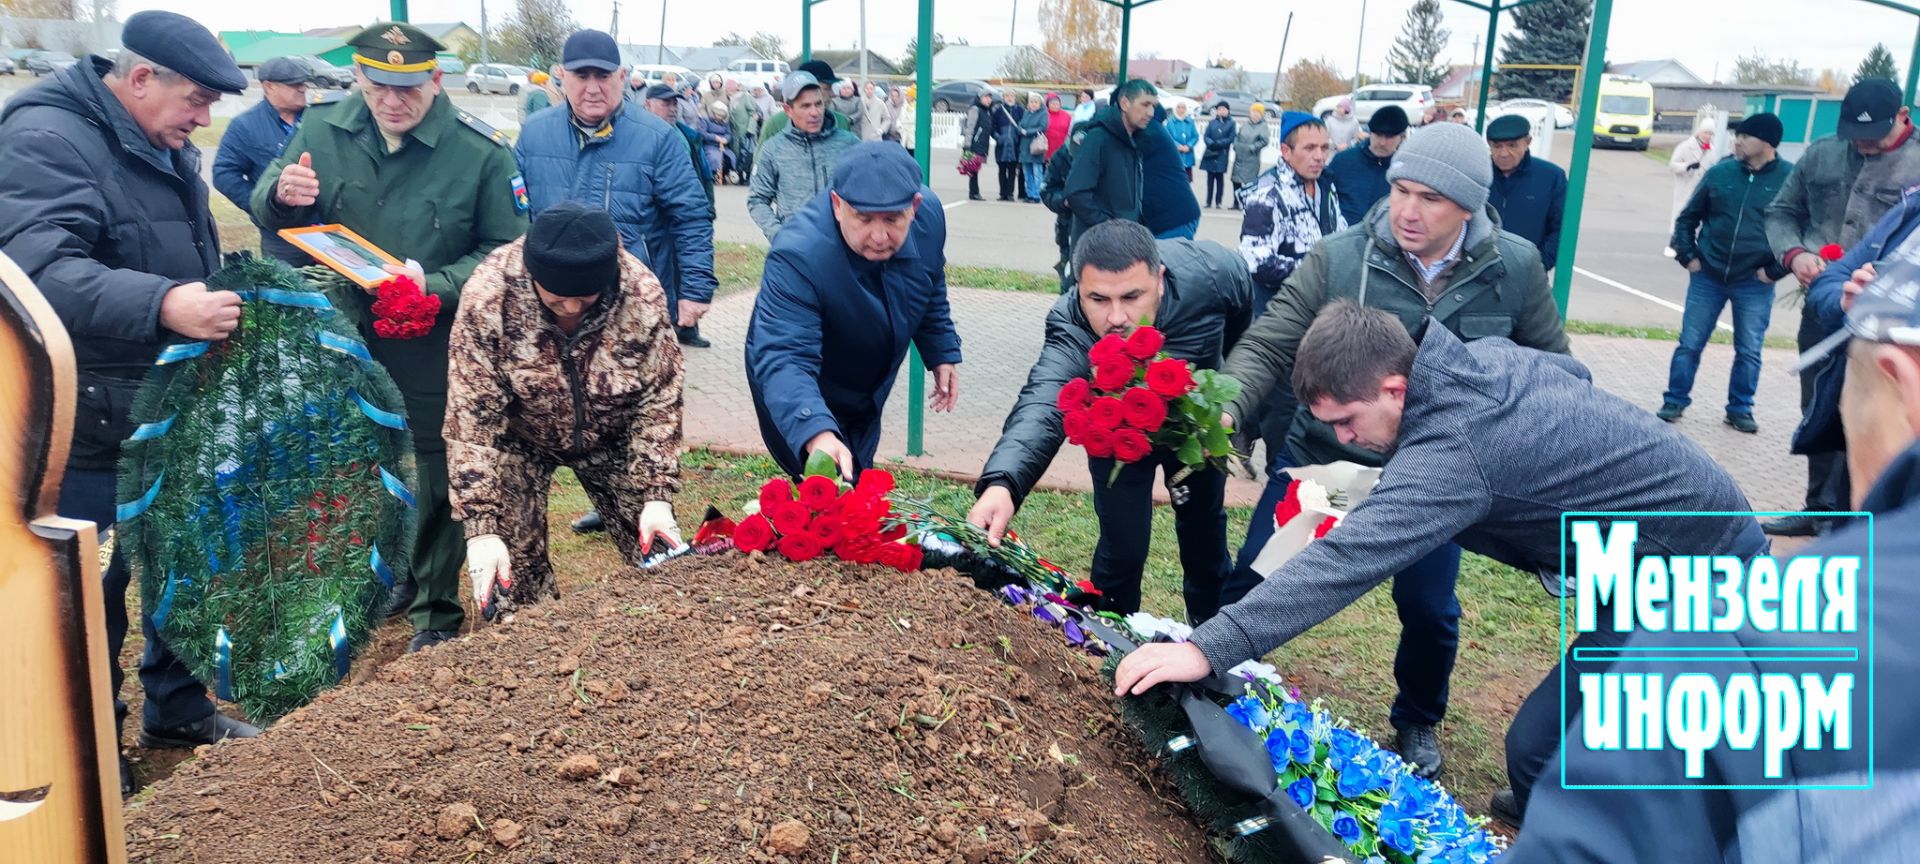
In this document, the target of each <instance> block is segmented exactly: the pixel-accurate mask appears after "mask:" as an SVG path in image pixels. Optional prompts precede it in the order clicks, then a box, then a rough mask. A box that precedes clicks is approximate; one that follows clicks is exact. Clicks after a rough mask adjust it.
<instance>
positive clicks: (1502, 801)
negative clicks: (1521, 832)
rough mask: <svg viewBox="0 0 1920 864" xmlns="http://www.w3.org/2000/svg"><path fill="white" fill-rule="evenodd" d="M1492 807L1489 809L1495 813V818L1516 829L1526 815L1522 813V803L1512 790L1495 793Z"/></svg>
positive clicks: (1491, 803)
mask: <svg viewBox="0 0 1920 864" xmlns="http://www.w3.org/2000/svg"><path fill="white" fill-rule="evenodd" d="M1490 805H1491V806H1489V807H1488V808H1487V809H1488V810H1491V811H1492V812H1493V818H1495V819H1498V820H1500V821H1502V822H1505V823H1507V824H1508V825H1512V826H1513V827H1515V828H1519V827H1520V820H1521V818H1522V817H1523V816H1524V814H1522V813H1521V812H1520V801H1519V799H1517V798H1515V797H1514V794H1513V790H1512V789H1502V790H1500V791H1498V792H1495V793H1493V801H1492V802H1490Z"/></svg>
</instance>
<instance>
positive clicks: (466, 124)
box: [253, 21, 527, 651]
mask: <svg viewBox="0 0 1920 864" xmlns="http://www.w3.org/2000/svg"><path fill="white" fill-rule="evenodd" d="M348 44H351V45H352V46H354V55H353V60H354V77H355V78H357V79H358V80H359V85H360V86H359V88H358V89H357V90H356V91H355V92H354V93H353V95H351V96H348V97H347V98H346V99H343V100H341V101H340V102H338V103H336V104H334V105H330V106H327V107H325V108H311V109H308V115H307V118H306V122H304V123H301V124H300V131H299V132H297V133H295V134H294V137H293V140H291V141H289V142H288V143H287V147H286V151H285V152H284V153H283V154H282V155H281V157H280V158H279V159H278V160H276V161H275V162H274V164H272V165H271V166H269V167H268V168H267V170H266V171H265V172H263V173H262V175H261V182H260V183H259V184H258V185H256V186H255V187H254V190H253V215H254V217H255V218H256V219H258V220H259V222H260V224H261V225H262V226H263V227H266V228H271V229H280V228H291V227H295V226H300V225H312V224H317V223H334V222H338V223H340V224H342V225H345V226H346V227H348V228H350V229H352V230H353V231H354V232H355V233H357V234H359V235H360V236H362V237H365V238H367V240H368V241H370V242H372V243H373V244H374V245H376V246H379V247H380V248H381V249H383V250H386V251H387V252H388V253H390V254H392V255H394V256H395V257H398V258H403V259H406V260H407V262H408V263H407V265H406V266H404V267H389V268H388V269H390V270H393V271H395V272H404V273H406V274H407V275H409V276H410V277H411V278H413V279H414V280H415V281H417V282H418V283H420V285H421V286H422V287H423V288H424V289H425V290H426V291H427V292H428V293H431V294H433V295H434V296H436V297H439V298H440V315H439V318H438V319H437V320H436V321H435V322H434V325H433V329H432V331H430V332H429V333H428V334H427V335H425V336H423V337H420V338H417V339H383V338H380V337H379V336H378V335H376V334H375V333H374V332H373V328H372V326H371V323H370V322H371V320H372V313H371V306H372V303H373V299H374V298H373V295H372V294H370V293H369V294H362V295H359V296H358V297H356V298H355V299H356V300H357V301H358V302H357V303H355V304H353V305H352V306H350V307H349V308H347V310H346V312H347V314H349V315H351V316H353V317H354V318H356V319H357V320H359V321H360V322H362V323H361V327H360V330H361V335H362V336H364V337H365V338H366V340H367V346H368V348H369V349H370V350H371V351H372V353H373V356H374V359H376V360H378V361H379V362H380V363H381V365H383V366H385V367H386V369H387V372H388V373H389V374H391V375H392V376H393V381H394V383H395V384H397V385H399V387H400V392H401V395H402V396H404V397H405V400H406V405H407V426H408V428H409V429H411V430H412V432H413V446H414V451H415V453H416V454H417V456H418V458H419V461H418V467H419V478H418V484H417V485H418V488H416V489H413V490H411V493H410V494H411V495H412V496H413V500H414V502H415V506H416V508H417V510H418V517H419V524H420V533H419V538H418V540H417V541H416V542H415V544H414V549H413V558H412V565H413V566H412V569H413V585H411V586H395V592H396V595H397V596H396V600H397V601H404V600H406V599H407V597H408V595H409V593H410V592H413V591H417V594H415V595H414V596H412V600H411V603H410V604H409V605H408V606H407V611H408V613H409V614H410V616H411V617H412V620H413V628H414V634H415V635H414V637H413V641H412V642H410V643H409V644H408V646H407V649H408V650H409V651H417V650H419V649H421V648H426V647H430V646H433V645H437V644H439V643H441V642H444V641H446V640H448V639H451V638H453V637H455V636H457V635H459V631H460V624H461V622H462V620H463V619H464V614H463V611H462V608H461V605H460V564H461V561H462V560H463V559H464V557H465V554H466V539H465V537H464V535H463V533H462V531H461V528H460V526H459V524H458V523H456V522H454V521H453V515H452V511H451V509H450V508H449V506H448V503H447V455H446V443H445V442H444V441H443V440H442V439H441V436H440V423H441V419H442V418H443V416H444V415H445V414H446V410H447V336H448V333H449V332H450V330H451V327H452V323H453V313H454V310H455V308H456V307H457V305H458V304H459V302H460V287H461V286H462V285H463V284H465V283H466V281H467V277H468V276H470V275H472V273H473V269H474V267H476V266H478V265H479V263H480V261H481V259H483V258H485V257H486V256H487V253H489V252H492V251H493V250H494V248H495V247H497V246H500V245H502V244H505V243H508V242H511V241H512V240H513V239H514V238H516V237H519V236H520V235H521V234H522V233H524V232H525V231H526V228H527V214H526V210H527V198H526V187H525V184H524V183H523V182H522V181H521V179H520V171H519V168H518V167H517V166H516V164H515V162H514V158H513V151H512V150H510V149H508V147H507V143H506V138H505V136H503V135H500V134H499V133H497V132H494V131H493V130H492V129H489V128H488V127H487V126H486V125H485V124H482V123H481V122H480V121H478V120H475V119H473V118H472V117H471V116H469V115H467V114H466V113H465V112H463V111H459V110H457V109H455V108H454V107H453V103H452V102H451V101H448V99H447V97H446V95H445V94H444V93H442V92H441V89H440V70H439V68H438V67H437V65H436V64H435V61H434V52H436V51H439V50H441V46H440V44H439V43H438V42H436V41H434V40H433V38H432V37H430V36H428V35H427V34H425V33H423V32H421V31H420V30H418V29H415V28H414V27H412V26H410V25H407V24H395V23H392V22H384V21H383V22H379V23H376V24H374V25H373V26H371V27H368V28H367V29H366V30H363V31H361V32H360V34H359V35H358V36H355V37H354V38H353V39H351V40H349V43H348ZM397 606H398V602H396V607H397ZM396 607H390V608H393V609H394V611H395V612H396V613H397V611H398V609H397V608H396Z"/></svg>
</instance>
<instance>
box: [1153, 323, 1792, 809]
mask: <svg viewBox="0 0 1920 864" xmlns="http://www.w3.org/2000/svg"><path fill="white" fill-rule="evenodd" d="M1556 314H1557V313H1556ZM1267 317H1268V318H1271V317H1273V316H1271V315H1269V316H1267ZM1262 320H1263V321H1264V320H1266V319H1264V318H1263V319H1262ZM1255 326H1256V327H1258V326H1259V325H1258V324H1256V325H1255ZM1415 326H1416V327H1417V328H1421V329H1424V331H1425V332H1424V333H1423V334H1422V335H1420V337H1419V339H1418V342H1419V349H1418V351H1417V353H1416V354H1415V355H1414V360H1413V370H1412V372H1411V374H1410V375H1409V376H1408V380H1407V397H1406V407H1405V411H1404V413H1403V415H1402V416H1401V419H1400V434H1399V440H1398V443H1397V446H1396V449H1395V450H1394V451H1393V453H1392V455H1390V456H1388V457H1387V461H1386V465H1385V470H1384V471H1383V472H1382V473H1381V475H1380V483H1379V485H1377V486H1375V487H1374V488H1373V492H1372V493H1370V494H1369V495H1368V496H1367V498H1366V500H1364V501H1362V502H1360V504H1359V505H1358V506H1356V507H1354V508H1353V511H1352V512H1350V513H1348V514H1347V516H1346V518H1345V519H1343V520H1342V521H1341V522H1340V524H1339V526H1338V527H1336V528H1335V529H1334V530H1333V531H1332V532H1330V533H1328V534H1327V535H1326V536H1325V537H1322V538H1320V539H1318V540H1315V541H1314V542H1312V543H1309V544H1307V547H1306V549H1305V550H1303V551H1302V552H1301V553H1300V554H1298V555H1296V556H1294V557H1293V558H1292V559H1291V560H1289V561H1288V562H1287V563H1286V564H1285V565H1283V566H1282V567H1281V568H1280V569H1279V570H1278V571H1276V572H1274V573H1273V574H1272V575H1270V576H1268V577H1267V578H1266V580H1265V581H1263V582H1261V583H1260V584H1259V585H1258V586H1256V587H1255V588H1254V589H1253V591H1252V592H1251V593H1249V594H1247V596H1246V597H1245V598H1244V599H1242V600H1241V601H1240V602H1238V603H1234V604H1233V605H1230V606H1228V607H1226V608H1224V609H1221V610H1220V614H1219V615H1218V616H1216V617H1214V618H1211V619H1209V620H1208V621H1207V622H1206V623H1205V624H1202V625H1200V626H1199V627H1197V628H1195V629H1194V631H1193V637H1192V640H1191V641H1192V642H1193V644H1194V645H1195V646H1196V647H1198V648H1199V649H1200V651H1201V653H1203V654H1205V655H1206V657H1207V661H1208V662H1209V663H1210V664H1212V666H1213V668H1214V669H1216V670H1219V669H1227V668H1230V667H1232V666H1234V665H1235V664H1238V663H1239V662H1240V661H1242V660H1247V659H1251V658H1258V657H1260V656H1262V655H1264V654H1266V653H1267V652H1268V651H1271V650H1273V649H1275V648H1278V647H1279V646H1281V645H1284V644H1286V643H1287V642H1288V641H1289V640H1291V639H1293V638H1294V637H1296V636H1299V635H1300V634H1302V633H1305V632H1306V631H1307V630H1308V629H1310V628H1312V627H1313V626H1314V625H1316V624H1318V623H1320V622H1321V621H1324V620H1326V619H1327V618H1328V617H1330V616H1332V615H1333V614H1334V613H1336V612H1339V611H1340V610H1341V609H1344V608H1346V607H1347V606H1348V605H1349V604H1351V603H1352V602H1353V601H1354V600H1356V599H1359V597H1360V595H1362V594H1365V593H1366V592H1367V591H1368V590H1370V589H1372V588H1373V587H1374V586H1375V585H1378V584H1380V583H1382V582H1385V581H1386V580H1387V579H1388V578H1390V577H1392V576H1393V574H1395V573H1398V572H1400V571H1401V570H1404V569H1406V568H1407V567H1409V566H1411V565H1412V564H1413V563H1414V562H1415V561H1418V560H1420V558H1421V557H1423V556H1425V555H1426V554H1427V553H1429V552H1431V551H1433V550H1434V549H1435V548H1437V547H1439V546H1440V545H1441V544H1443V543H1446V542H1447V541H1449V540H1452V541H1453V542H1456V543H1459V544H1460V545H1461V546H1462V547H1464V548H1466V549H1468V550H1470V551H1473V552H1477V553H1480V554H1482V555H1486V556H1487V557H1489V558H1492V559H1494V560H1496V561H1499V562H1501V563H1503V564H1507V565H1509V566H1511V567H1514V568H1515V569H1518V570H1520V571H1522V572H1525V573H1533V574H1552V582H1551V583H1549V584H1551V585H1552V586H1553V587H1555V588H1559V587H1560V583H1559V574H1560V567H1561V564H1562V563H1563V560H1562V552H1561V550H1562V544H1561V521H1562V520H1561V514H1563V513H1568V512H1581V511H1601V512H1607V511H1641V512H1658V513H1740V512H1743V511H1747V510H1751V509H1752V508H1751V507H1750V506H1749V505H1748V503H1747V497H1746V495H1744V494H1742V493H1741V491H1740V487H1739V486H1738V485H1737V484H1736V483H1734V481H1733V478H1732V477H1730V476H1728V475H1727V472H1726V470H1725V469H1723V468H1721V467H1720V464H1719V463H1717V462H1715V461H1713V457H1712V456H1709V455H1707V452H1706V451H1705V450H1702V449H1700V446H1699V445H1697V444H1695V443H1693V442H1692V441H1690V440H1688V439H1687V438H1686V437H1685V436H1683V435H1681V434H1680V433H1679V432H1678V431H1675V429H1674V428H1673V427H1671V426H1668V425H1667V424H1665V423H1662V422H1660V421H1659V420H1657V419H1655V418H1654V416H1653V415H1652V414H1648V413H1647V412H1646V411H1645V410H1643V409H1641V408H1639V407H1637V406H1635V405H1633V404H1632V403H1630V402H1628V401H1626V400H1625V399H1622V398H1620V397H1618V396H1615V395H1613V394H1611V393H1608V392H1607V391H1605V390H1602V389H1600V388H1598V387H1595V386H1593V381H1592V378H1591V376H1590V375H1589V373H1588V372H1587V369H1586V367H1585V366H1582V365H1580V363H1579V362H1577V361H1575V360H1574V359H1573V358H1572V357H1566V356H1561V355H1557V354H1548V353H1544V352H1540V351H1534V350H1530V349H1527V348H1523V347H1522V346H1520V345H1516V344H1514V343H1513V342H1511V341H1508V340H1506V339H1483V340H1480V341H1478V342H1474V343H1471V344H1468V343H1462V342H1461V341H1460V339H1459V337H1456V336H1455V335H1454V334H1453V333H1452V331H1450V330H1448V329H1447V328H1446V327H1444V326H1440V325H1439V322H1437V321H1433V320H1427V321H1424V322H1415ZM1229 372H1231V368H1229ZM1765 549H1766V538H1765V535H1762V534H1761V533H1760V526H1759V524H1758V523H1756V522H1754V520H1753V517H1752V516H1746V515H1740V516H1717V517H1691V516H1671V517H1654V518H1646V519H1642V520H1640V535H1639V546H1638V551H1641V552H1644V553H1645V554H1653V555H1674V554H1679V555H1721V554H1726V555H1739V556H1740V557H1742V558H1746V557H1751V556H1752V555H1755V554H1758V553H1759V552H1761V551H1764V550H1765ZM1542 578H1543V579H1544V578H1546V577H1545V576H1542ZM1546 785H1548V784H1542V787H1543V788H1544V787H1545V786H1546ZM1528 830H1532V828H1531V827H1529V829H1528Z"/></svg>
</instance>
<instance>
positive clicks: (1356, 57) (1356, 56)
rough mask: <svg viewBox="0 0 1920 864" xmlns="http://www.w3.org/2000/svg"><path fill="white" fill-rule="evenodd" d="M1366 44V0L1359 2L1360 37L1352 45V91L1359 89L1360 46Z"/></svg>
mask: <svg viewBox="0 0 1920 864" xmlns="http://www.w3.org/2000/svg"><path fill="white" fill-rule="evenodd" d="M1366 44H1367V0H1360V36H1359V38H1357V39H1355V40H1354V43H1353V89H1355V90H1359V89H1360V55H1361V54H1362V53H1364V52H1363V51H1361V46H1363V45H1366Z"/></svg>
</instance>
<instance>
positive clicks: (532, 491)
mask: <svg viewBox="0 0 1920 864" xmlns="http://www.w3.org/2000/svg"><path fill="white" fill-rule="evenodd" d="M525 242H526V241H525V239H524V238H522V239H520V240H515V241H514V242H512V243H509V244H507V245H505V246H502V247H500V248H499V249H496V250H494V252H493V254H491V255H488V256H487V259H486V260H485V261H483V262H481V264H480V266H479V267H478V268H477V269H475V270H474V272H473V278H472V279H471V280H469V281H468V282H467V284H466V287H465V288H464V289H463V291H462V292H461V295H460V311H459V313H458V314H457V315H456V316H455V318H454V322H453V335H452V339H451V344H450V348H449V350H450V355H451V356H450V374H449V375H448V384H447V403H448V404H447V423H446V439H447V457H448V467H449V469H450V480H451V482H450V485H451V490H450V491H451V495H452V500H453V512H454V515H455V516H456V517H457V518H459V519H460V520H461V524H462V525H463V526H464V527H465V528H466V534H467V536H468V537H469V538H471V537H478V536H481V535H483V534H496V535H499V537H500V539H501V540H503V541H505V542H506V544H507V550H508V554H510V555H511V556H512V562H513V588H512V590H511V592H510V594H509V596H510V599H511V600H512V601H514V602H515V603H526V602H530V601H534V600H538V599H541V598H543V597H545V596H548V595H552V596H558V595H559V592H558V590H557V589H556V588H555V586H554V580H553V568H552V565H551V564H550V563H549V562H548V561H547V491H548V487H549V484H550V482H551V480H552V477H553V470H554V469H555V468H557V467H559V466H561V465H565V466H567V467H569V468H572V469H573V471H574V473H575V474H577V475H578V476H579V477H580V485H581V486H582V487H583V488H585V489H586V492H587V497H588V499H589V500H590V501H592V502H593V506H594V508H595V509H597V510H598V511H599V512H600V514H601V515H602V516H604V517H605V518H606V520H607V530H608V533H610V534H611V535H613V542H614V545H615V546H617V547H619V549H620V554H621V555H622V556H624V557H625V558H626V559H627V561H628V562H630V563H636V564H637V563H638V562H639V561H640V559H641V558H642V557H643V556H644V554H645V552H644V550H642V549H640V548H639V534H640V527H639V520H640V508H641V506H642V505H643V504H645V503H646V502H648V501H671V500H672V498H673V495H674V493H676V492H678V491H679V490H680V463H679V450H680V408H681V396H680V387H681V380H682V376H681V358H680V346H679V344H678V343H677V342H676V341H675V340H674V332H673V326H672V320H671V319H669V318H668V317H667V306H666V295H665V293H664V292H663V290H662V289H661V287H660V281H659V280H658V279H656V278H654V275H653V273H652V271H650V270H648V269H647V268H646V265H644V264H641V263H640V260H639V259H637V258H635V257H633V256H632V255H631V254H629V253H627V252H626V251H624V250H622V251H621V252H620V289H619V290H618V291H609V292H606V293H604V294H602V295H601V298H600V301H599V302H598V303H596V304H595V305H594V306H593V307H592V308H591V309H589V310H588V312H587V314H586V317H585V318H584V319H583V320H582V321H581V323H580V328H579V330H578V331H576V332H575V333H574V334H573V335H572V336H568V335H566V334H565V333H563V332H561V330H560V328H559V326H558V325H556V324H555V323H554V322H553V319H552V317H551V315H549V314H548V312H547V311H546V307H545V306H544V305H543V304H542V303H541V302H540V298H539V297H538V296H537V295H535V294H534V290H533V282H532V280H531V278H530V277H529V276H528V275H527V268H526V265H525V264H524V263H522V260H521V253H522V250H523V249H524V246H525Z"/></svg>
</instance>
